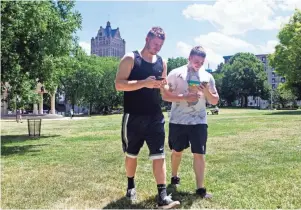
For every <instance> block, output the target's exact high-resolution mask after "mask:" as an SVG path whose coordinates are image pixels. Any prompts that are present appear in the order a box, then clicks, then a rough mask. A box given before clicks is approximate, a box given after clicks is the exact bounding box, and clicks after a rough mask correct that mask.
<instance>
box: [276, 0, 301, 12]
mask: <svg viewBox="0 0 301 210" xmlns="http://www.w3.org/2000/svg"><path fill="white" fill-rule="evenodd" d="M279 8H280V9H282V10H285V11H291V10H294V9H296V8H297V9H301V1H300V0H285V1H283V2H282V3H281V4H280V5H279Z"/></svg>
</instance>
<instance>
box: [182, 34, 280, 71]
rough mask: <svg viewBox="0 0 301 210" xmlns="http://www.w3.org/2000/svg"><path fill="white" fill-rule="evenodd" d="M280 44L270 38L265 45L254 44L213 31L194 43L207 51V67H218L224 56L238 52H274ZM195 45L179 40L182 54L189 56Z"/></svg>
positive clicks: (199, 37) (197, 38) (196, 39)
mask: <svg viewBox="0 0 301 210" xmlns="http://www.w3.org/2000/svg"><path fill="white" fill-rule="evenodd" d="M276 44H278V41H276V40H270V41H268V42H267V43H266V44H264V45H256V46H255V45H253V44H251V43H249V42H246V41H244V40H242V39H238V38H234V37H230V36H228V35H225V34H221V33H217V32H211V33H208V34H205V35H200V36H198V37H196V38H195V39H194V45H201V46H203V47H204V48H205V50H206V52H207V58H206V63H205V64H204V65H205V67H206V68H207V67H208V63H209V64H210V68H212V69H216V67H217V65H218V64H220V63H221V62H223V61H224V59H223V56H226V55H234V54H235V53H238V52H250V53H254V54H264V53H272V52H273V51H274V47H275V46H276ZM192 47H193V46H192V45H189V44H187V43H185V42H182V41H180V42H178V43H177V48H178V50H179V53H180V55H181V56H184V57H188V55H189V52H190V50H191V48H192Z"/></svg>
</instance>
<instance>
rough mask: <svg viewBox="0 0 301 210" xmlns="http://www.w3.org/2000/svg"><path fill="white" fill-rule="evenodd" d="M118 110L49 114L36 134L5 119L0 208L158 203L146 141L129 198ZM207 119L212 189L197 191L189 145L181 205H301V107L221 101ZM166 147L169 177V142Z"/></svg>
mask: <svg viewBox="0 0 301 210" xmlns="http://www.w3.org/2000/svg"><path fill="white" fill-rule="evenodd" d="M121 117H122V116H121V115H112V116H98V117H92V118H89V119H81V120H55V121H54V120H44V121H43V122H42V136H41V138H38V139H32V138H29V137H27V136H26V135H27V124H26V123H22V124H17V123H16V122H14V121H1V132H2V134H1V135H2V139H1V142H2V145H1V156H2V161H1V163H2V165H1V167H2V170H1V176H2V180H1V191H2V200H1V202H2V206H1V208H4V209H8V208H9V209H24V208H26V209H37V208H39V209H42V208H43V209H57V208H68V209H70V208H76V209H79V208H80V209H83V208H98V209H101V208H115V209H116V208H139V209H144V208H155V205H156V203H155V200H154V199H155V196H156V194H157V189H156V185H155V181H154V178H153V175H152V165H151V161H150V160H149V159H148V149H147V147H146V145H144V147H143V148H142V150H141V153H140V155H139V158H138V169H137V174H136V185H137V191H138V201H137V202H136V203H135V204H130V203H128V202H127V201H126V200H125V199H124V194H125V189H126V186H127V183H126V181H127V180H126V177H125V169H124V155H123V153H122V148H121V140H120V126H121ZM166 119H167V118H166ZM208 122H209V139H208V145H207V156H206V160H207V170H206V187H207V189H208V190H209V191H210V192H212V193H213V195H214V197H213V199H212V200H210V201H208V200H201V199H199V198H197V197H196V196H195V195H194V194H193V193H194V190H195V178H194V172H193V169H192V155H191V153H190V150H189V149H188V150H186V151H185V152H184V155H183V159H182V163H181V167H180V175H181V177H182V184H181V186H180V187H179V189H178V192H175V191H173V190H171V189H169V191H170V192H172V193H173V196H174V197H175V198H177V199H180V201H181V203H182V205H181V208H185V209H187V208H231V209H233V208H236V209H242V208H244V209H246V208H252V209H267V208H269V209H275V208H283V209H293V208H301V199H300V198H301V190H300V188H301V129H300V128H301V112H300V111H282V112H281V111H259V110H247V109H221V113H220V115H209V116H208ZM166 131H167V133H168V124H167V123H166ZM165 148H166V152H167V156H166V160H167V181H168V182H169V180H170V171H171V168H170V151H169V149H168V146H167V143H166V147H165Z"/></svg>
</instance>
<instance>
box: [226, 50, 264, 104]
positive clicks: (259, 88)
mask: <svg viewBox="0 0 301 210" xmlns="http://www.w3.org/2000/svg"><path fill="white" fill-rule="evenodd" d="M223 74H224V77H223V79H222V88H221V95H222V96H223V97H224V98H225V100H226V101H227V102H228V104H231V102H233V101H234V100H235V99H240V100H241V106H245V107H247V105H248V96H260V97H262V96H265V95H267V92H268V89H267V86H266V85H265V82H266V81H267V75H266V73H265V72H264V68H263V64H262V63H261V61H260V60H258V59H257V57H256V56H255V55H253V54H251V53H237V54H235V55H234V56H233V57H232V58H231V59H230V60H229V63H227V64H225V65H224V66H223Z"/></svg>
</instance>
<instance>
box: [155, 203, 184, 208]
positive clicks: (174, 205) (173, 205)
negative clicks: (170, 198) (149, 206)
mask: <svg viewBox="0 0 301 210" xmlns="http://www.w3.org/2000/svg"><path fill="white" fill-rule="evenodd" d="M178 206H180V202H179V201H174V202H172V203H170V204H168V205H165V206H157V208H158V209H172V208H175V207H178Z"/></svg>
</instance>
